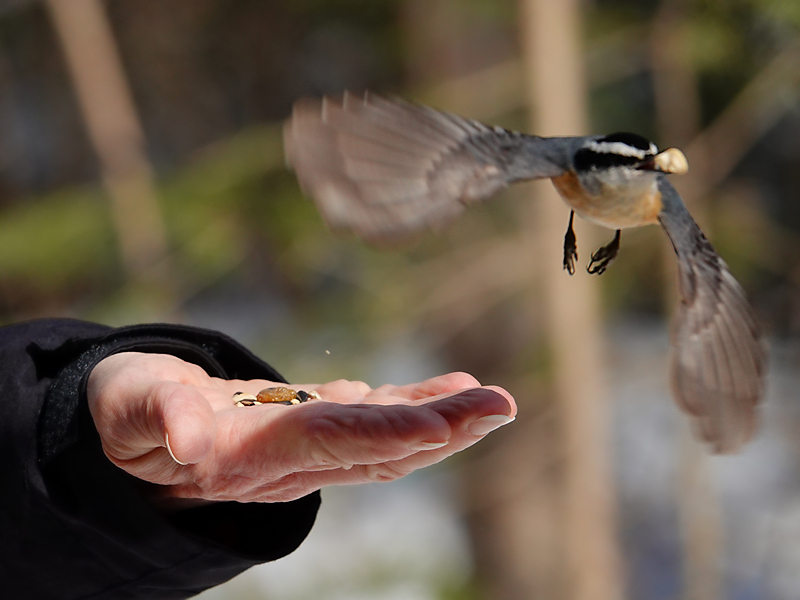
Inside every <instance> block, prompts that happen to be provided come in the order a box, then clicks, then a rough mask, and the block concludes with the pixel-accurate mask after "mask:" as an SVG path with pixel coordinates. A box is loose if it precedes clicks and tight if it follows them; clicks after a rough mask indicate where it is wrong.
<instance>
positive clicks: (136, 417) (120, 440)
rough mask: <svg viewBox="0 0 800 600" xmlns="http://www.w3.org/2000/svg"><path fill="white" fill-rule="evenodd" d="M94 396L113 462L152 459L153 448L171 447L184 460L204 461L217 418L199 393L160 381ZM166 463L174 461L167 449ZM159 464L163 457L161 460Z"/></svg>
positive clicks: (177, 459) (97, 417)
mask: <svg viewBox="0 0 800 600" xmlns="http://www.w3.org/2000/svg"><path fill="white" fill-rule="evenodd" d="M102 397H103V398H110V400H109V401H107V402H106V401H103V399H102V398H100V395H98V399H97V400H96V401H95V402H92V401H91V400H90V408H91V409H92V416H93V417H94V420H95V425H96V426H97V431H98V433H100V437H101V439H102V441H103V449H104V450H105V452H106V454H107V455H108V457H109V458H110V459H111V460H112V461H114V462H115V463H118V464H119V463H127V464H128V465H130V464H131V462H133V461H136V462H139V461H140V460H144V461H145V462H150V461H152V459H153V455H151V452H153V450H155V449H157V448H167V449H168V452H169V454H170V455H171V456H172V459H174V461H175V462H177V463H180V464H189V463H196V462H199V461H201V460H202V459H203V458H204V457H205V456H206V455H207V454H208V452H209V451H210V450H211V447H212V446H213V444H214V438H215V436H216V429H217V425H216V418H215V416H214V411H213V409H212V408H211V405H210V404H209V403H208V400H206V398H205V396H203V395H202V394H201V393H200V392H199V391H197V390H196V389H195V388H193V387H191V386H187V385H184V384H181V383H178V382H176V381H160V382H156V383H151V384H149V385H142V386H130V387H126V388H124V393H118V394H112V393H104V394H102ZM163 456H164V457H165V458H166V459H167V461H168V462H167V463H164V465H166V464H168V463H170V462H172V459H170V458H169V457H168V456H167V453H166V452H164V454H163ZM158 462H161V461H158Z"/></svg>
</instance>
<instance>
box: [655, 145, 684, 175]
mask: <svg viewBox="0 0 800 600" xmlns="http://www.w3.org/2000/svg"><path fill="white" fill-rule="evenodd" d="M653 168H654V170H656V171H661V172H662V173H670V174H674V175H683V174H684V173H686V172H687V171H688V170H689V161H687V160H686V156H684V154H683V152H681V151H680V150H678V149H677V148H667V149H666V150H664V151H663V152H660V153H659V154H656V155H655V157H654V158H653Z"/></svg>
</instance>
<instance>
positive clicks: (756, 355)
mask: <svg viewBox="0 0 800 600" xmlns="http://www.w3.org/2000/svg"><path fill="white" fill-rule="evenodd" d="M659 189H660V191H661V193H662V199H663V201H664V208H663V209H662V211H661V214H660V215H659V220H660V222H661V225H662V227H663V228H664V230H665V231H666V233H667V236H669V238H670V241H671V242H672V245H673V248H674V249H675V253H676V254H677V256H678V276H679V280H680V294H681V302H680V306H679V307H678V310H677V312H676V314H675V317H674V322H673V330H672V346H673V349H672V351H673V356H672V387H673V393H674V394H675V397H676V399H677V401H678V403H679V404H680V405H681V407H682V408H683V409H684V410H685V411H686V412H688V413H689V414H690V415H691V416H692V417H694V420H695V425H696V429H697V431H698V433H699V435H700V437H701V438H702V439H703V440H705V441H707V442H710V443H711V445H712V447H713V449H714V451H715V452H719V453H728V452H734V451H736V450H737V449H739V447H740V446H741V445H742V444H744V443H745V442H747V441H748V440H749V439H750V438H751V437H752V435H753V432H754V431H755V427H756V420H757V419H756V406H757V405H758V403H759V402H760V400H761V398H762V395H763V391H764V373H765V370H766V348H765V346H764V344H763V342H762V340H761V334H760V331H759V327H758V324H757V323H756V318H755V314H754V313H753V308H752V307H751V306H750V304H749V303H748V301H747V299H746V298H745V294H744V290H742V287H741V286H740V285H739V283H738V282H737V281H736V280H735V279H734V278H733V275H731V272H730V271H729V270H728V266H727V265H726V264H725V261H723V260H722V258H721V257H720V256H719V255H718V254H717V253H716V251H715V250H714V248H713V247H712V246H711V243H710V242H709V241H708V240H707V239H706V237H705V236H704V235H703V232H702V231H700V228H699V227H698V226H697V224H696V223H695V222H694V220H693V219H692V217H691V215H689V211H688V210H687V209H686V206H685V205H684V204H683V201H682V200H681V198H680V196H679V195H678V193H677V192H676V191H675V189H674V188H673V187H672V186H671V185H670V184H669V183H668V182H667V181H666V179H664V178H663V177H661V178H659Z"/></svg>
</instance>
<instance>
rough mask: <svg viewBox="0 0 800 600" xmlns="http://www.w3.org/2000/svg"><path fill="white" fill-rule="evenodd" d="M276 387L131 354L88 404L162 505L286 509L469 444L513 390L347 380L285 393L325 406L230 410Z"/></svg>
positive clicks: (506, 417)
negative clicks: (243, 398)
mask: <svg viewBox="0 0 800 600" xmlns="http://www.w3.org/2000/svg"><path fill="white" fill-rule="evenodd" d="M273 385H277V384H276V383H275V382H270V381H264V380H253V381H238V380H233V381H227V380H223V379H218V378H214V377H209V376H208V375H207V374H206V372H205V371H204V370H203V369H201V368H200V367H197V366H196V365H193V364H190V363H186V362H184V361H182V360H180V359H178V358H176V357H174V356H169V355H160V354H141V353H135V352H128V353H121V354H116V355H113V356H110V357H108V358H106V359H104V360H103V361H101V362H100V363H99V364H98V365H97V366H96V367H95V368H94V370H93V371H92V373H91V374H90V377H89V382H88V400H89V408H90V410H91V413H92V416H93V418H94V421H95V425H96V427H97V430H98V432H99V434H100V438H101V439H102V442H103V448H104V450H105V453H106V455H107V456H108V458H109V459H110V460H111V461H112V462H113V463H114V464H115V465H117V466H119V467H120V468H122V469H124V470H125V471H127V472H128V473H130V474H131V475H134V476H136V477H138V478H140V479H142V480H144V481H148V482H151V483H154V484H158V485H157V486H152V487H153V489H154V490H156V494H157V495H158V497H159V498H161V500H162V501H163V500H164V499H166V500H167V502H169V501H170V499H176V498H177V499H193V501H223V500H237V501H242V502H284V501H288V500H293V499H297V498H300V497H302V496H304V495H306V494H308V493H310V492H312V491H315V490H318V489H320V488H322V487H324V486H328V485H343V484H357V483H366V482H370V481H391V480H394V479H397V478H399V477H403V476H404V475H408V474H409V473H411V472H413V471H415V470H416V469H419V468H422V467H427V466H429V465H432V464H434V463H437V462H439V461H441V460H443V459H445V458H447V457H448V456H450V455H451V454H454V453H456V452H458V451H460V450H463V449H464V448H467V447H468V446H471V445H472V444H474V443H475V442H477V441H478V440H480V439H481V438H482V437H483V436H484V435H485V434H486V433H488V431H490V430H491V429H492V428H495V427H499V426H500V425H502V424H505V423H507V422H509V421H510V420H511V419H512V418H513V417H514V415H515V414H516V405H515V403H514V399H513V398H512V397H511V395H510V394H509V393H508V392H506V391H505V390H503V389H501V388H497V387H481V386H480V384H479V383H478V382H477V381H476V380H475V378H474V377H472V376H471V375H468V374H466V373H450V374H447V375H442V376H440V377H434V378H433V379H428V380H427V381H423V382H421V383H416V384H409V385H404V386H394V385H384V386H382V387H379V388H377V389H372V388H370V387H369V386H368V385H367V384H365V383H363V382H360V381H345V380H338V381H332V382H330V383H325V384H321V385H316V384H308V385H306V384H303V385H292V386H291V387H292V388H293V389H302V390H306V391H311V390H316V391H317V392H318V393H319V394H320V396H321V397H322V400H312V401H309V402H306V403H304V404H300V405H296V406H282V405H259V406H252V407H246V408H242V407H236V406H234V404H233V401H232V395H233V394H234V393H235V392H237V391H243V392H247V393H252V394H256V393H257V392H258V391H259V390H261V389H263V388H266V387H270V386H273ZM485 417H488V418H485ZM481 419H482V420H481ZM470 429H471V430H472V431H470ZM167 439H168V440H169V448H170V449H171V451H172V453H173V455H174V457H175V459H174V460H173V458H172V456H170V453H169V452H168V450H167ZM176 461H180V462H182V463H188V464H186V465H181V464H178V462H176ZM180 506H181V504H180V502H178V503H177V504H176V505H174V506H172V507H173V508H179V507H180Z"/></svg>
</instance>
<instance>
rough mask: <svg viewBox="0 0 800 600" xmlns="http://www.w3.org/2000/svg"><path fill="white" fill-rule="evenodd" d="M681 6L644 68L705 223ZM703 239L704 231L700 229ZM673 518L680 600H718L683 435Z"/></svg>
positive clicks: (687, 191) (715, 505)
mask: <svg viewBox="0 0 800 600" xmlns="http://www.w3.org/2000/svg"><path fill="white" fill-rule="evenodd" d="M686 14H687V5H686V2H685V0H662V2H661V4H660V6H659V10H658V11H657V12H656V15H655V18H654V20H653V31H652V35H651V37H650V40H651V52H650V55H651V61H652V66H653V86H654V96H655V108H656V115H655V116H656V125H657V130H658V136H659V141H660V142H661V143H662V145H664V146H668V145H669V146H673V145H674V146H682V147H684V148H685V147H686V146H687V145H688V144H689V143H690V142H691V141H692V140H698V142H697V143H696V144H693V152H692V153H691V155H690V157H689V158H690V171H689V174H688V175H687V176H685V177H681V178H676V181H675V182H674V183H675V185H676V187H677V188H678V191H679V192H680V193H681V195H682V196H683V198H684V199H685V200H686V202H687V204H688V205H689V206H690V209H691V211H692V214H693V215H694V216H695V218H696V219H698V220H699V221H700V222H701V223H702V222H703V221H705V219H704V214H703V212H704V211H703V207H702V206H701V205H700V202H701V200H702V194H703V190H705V189H707V185H706V183H705V180H706V179H707V177H706V175H707V171H708V168H707V166H708V156H709V154H708V151H707V148H706V144H705V139H704V138H702V137H701V138H698V134H699V133H700V129H701V99H700V89H699V85H698V81H697V76H696V74H695V72H694V69H693V67H692V64H691V60H690V56H689V48H688V47H687V43H686V36H685V35H684V28H685V26H686ZM703 228H704V230H705V231H706V233H707V234H709V228H708V225H707V223H704V225H703ZM663 248H664V250H663V252H664V265H665V267H664V272H665V278H666V280H665V286H664V288H665V293H666V296H667V298H668V299H667V300H666V302H668V303H670V304H669V305H670V306H671V303H673V302H674V298H677V270H676V265H675V256H674V253H673V251H672V248H671V247H670V246H669V244H668V243H665V244H664V245H663ZM680 448H681V450H680V457H679V461H678V465H679V475H678V478H679V481H678V488H677V493H678V503H677V504H678V511H679V514H680V523H681V529H682V531H681V536H682V540H683V553H682V554H683V592H682V598H683V599H684V600H715V599H718V598H722V597H723V596H722V563H723V544H722V526H721V523H720V507H719V501H718V499H717V497H716V494H715V490H714V486H713V473H712V471H711V464H710V459H709V457H708V455H707V453H706V451H705V448H703V447H702V446H701V444H700V443H699V442H698V441H697V440H696V439H694V436H692V435H691V434H690V433H689V431H688V428H687V427H684V430H683V435H681V439H680Z"/></svg>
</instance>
